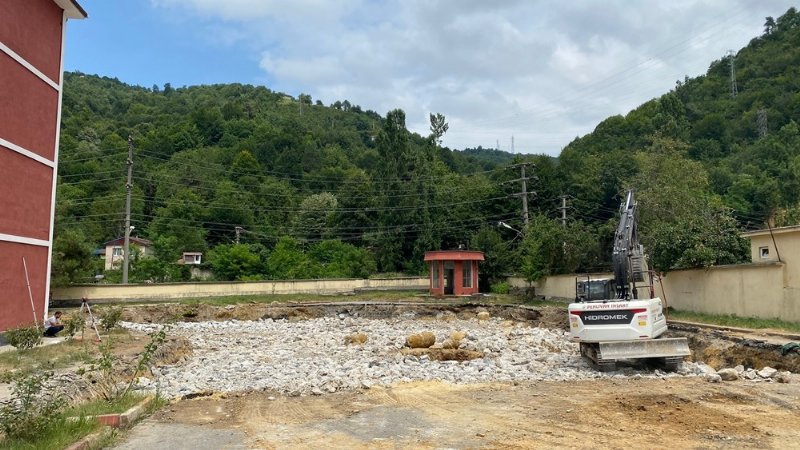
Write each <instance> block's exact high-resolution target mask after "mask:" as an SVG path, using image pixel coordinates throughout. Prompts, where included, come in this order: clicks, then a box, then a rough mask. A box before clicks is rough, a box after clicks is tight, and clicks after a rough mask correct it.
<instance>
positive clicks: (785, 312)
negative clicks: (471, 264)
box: [509, 262, 800, 322]
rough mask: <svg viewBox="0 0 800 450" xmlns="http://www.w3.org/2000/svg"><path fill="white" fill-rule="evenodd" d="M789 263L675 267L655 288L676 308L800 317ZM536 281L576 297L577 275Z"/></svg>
mask: <svg viewBox="0 0 800 450" xmlns="http://www.w3.org/2000/svg"><path fill="white" fill-rule="evenodd" d="M787 266H788V265H787V264H784V263H779V262H766V263H757V264H739V265H731V266H718V267H711V268H709V269H693V270H675V271H672V272H669V273H667V274H666V275H664V277H663V278H662V280H661V283H658V282H656V286H655V291H656V295H657V296H659V297H661V298H662V299H664V300H665V301H666V303H667V305H668V306H671V307H673V308H675V309H680V310H685V311H693V312H700V313H708V314H733V315H737V316H741V317H760V318H765V319H773V318H777V319H781V320H786V321H790V322H800V287H794V286H789V285H787V279H789V277H788V276H787V275H786V268H787ZM611 276H612V275H611V274H593V275H592V277H593V278H603V277H611ZM509 283H510V284H511V285H512V286H516V287H527V286H528V283H527V282H526V281H524V280H523V279H521V278H511V279H509ZM662 284H663V290H662ZM533 286H534V288H535V292H536V295H541V296H544V297H545V298H567V299H572V298H575V275H556V276H552V277H547V278H546V279H544V280H541V281H540V282H537V283H534V284H533ZM640 293H642V294H643V293H644V292H642V291H640ZM643 297H644V295H643Z"/></svg>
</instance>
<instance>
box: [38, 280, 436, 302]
mask: <svg viewBox="0 0 800 450" xmlns="http://www.w3.org/2000/svg"><path fill="white" fill-rule="evenodd" d="M370 289H374V290H390V289H398V290H399V289H409V290H425V291H427V290H428V278H416V277H414V278H381V279H369V280H352V279H346V280H343V279H332V280H288V281H241V282H223V283H165V284H128V285H83V286H71V287H65V288H56V289H53V300H78V299H80V298H81V297H87V298H88V299H89V300H91V301H92V302H102V301H147V300H173V299H175V300H177V299H182V298H198V297H225V296H232V295H266V294H336V293H345V292H353V291H356V290H370Z"/></svg>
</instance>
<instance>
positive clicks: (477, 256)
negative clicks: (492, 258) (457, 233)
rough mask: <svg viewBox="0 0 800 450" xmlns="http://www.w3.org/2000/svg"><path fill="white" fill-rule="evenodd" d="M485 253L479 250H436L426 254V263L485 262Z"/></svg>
mask: <svg viewBox="0 0 800 450" xmlns="http://www.w3.org/2000/svg"><path fill="white" fill-rule="evenodd" d="M483 260H484V258H483V252H479V251H477V250H436V251H431V252H425V261H483Z"/></svg>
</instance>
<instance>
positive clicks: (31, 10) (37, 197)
mask: <svg viewBox="0 0 800 450" xmlns="http://www.w3.org/2000/svg"><path fill="white" fill-rule="evenodd" d="M85 17H86V12H85V11H84V10H83V9H82V8H81V7H80V5H78V3H77V2H76V1H75V0H2V1H0V292H2V294H0V311H2V314H0V331H3V330H6V329H8V328H12V327H17V326H20V325H23V324H30V323H31V322H32V321H33V320H34V315H33V311H32V309H35V310H36V320H37V321H41V320H42V318H43V317H44V316H45V314H47V297H48V295H47V292H48V290H49V288H50V250H51V247H52V243H53V212H54V205H55V198H56V173H57V169H58V132H59V126H60V121H61V91H62V88H63V76H62V74H63V60H64V31H65V29H66V24H67V19H83V18H85ZM26 268H27V270H26ZM31 303H33V305H31ZM32 306H33V308H32Z"/></svg>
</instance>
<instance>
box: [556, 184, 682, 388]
mask: <svg viewBox="0 0 800 450" xmlns="http://www.w3.org/2000/svg"><path fill="white" fill-rule="evenodd" d="M636 208H637V203H636V200H635V198H634V191H633V190H629V191H628V193H627V196H626V198H625V200H624V201H623V202H622V204H621V205H620V221H619V225H618V226H617V230H616V232H615V234H614V249H613V253H612V265H613V268H614V270H613V272H614V278H598V279H591V278H590V277H588V276H587V277H585V278H580V277H579V278H576V281H575V286H576V289H575V290H576V296H575V297H576V298H575V300H576V301H575V303H571V304H570V305H569V308H568V311H569V314H568V315H569V330H570V335H571V337H572V340H573V341H575V342H578V343H580V350H581V355H582V356H583V357H585V358H587V359H589V360H590V361H592V362H593V363H594V364H595V366H596V367H597V368H598V369H599V370H600V371H603V372H607V371H613V370H616V368H617V362H618V361H620V360H631V359H647V360H650V361H653V362H656V363H660V364H662V365H663V366H664V368H665V369H666V370H668V371H675V370H677V368H678V365H680V363H681V361H683V359H684V358H685V357H686V356H689V355H690V354H691V351H690V350H689V343H688V341H687V340H686V339H685V338H661V337H660V336H661V335H662V334H664V332H665V331H667V320H666V317H665V315H664V306H663V303H662V302H661V299H660V298H658V297H655V289H654V287H653V273H652V272H651V271H650V270H648V267H647V255H646V254H645V251H644V247H643V246H642V245H641V244H640V243H639V236H638V233H637V226H636Z"/></svg>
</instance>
